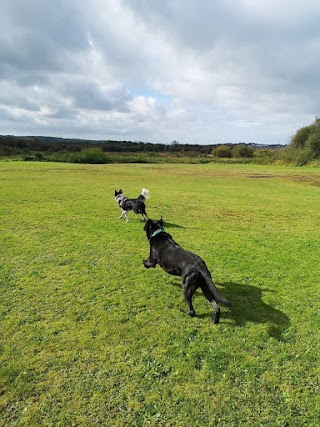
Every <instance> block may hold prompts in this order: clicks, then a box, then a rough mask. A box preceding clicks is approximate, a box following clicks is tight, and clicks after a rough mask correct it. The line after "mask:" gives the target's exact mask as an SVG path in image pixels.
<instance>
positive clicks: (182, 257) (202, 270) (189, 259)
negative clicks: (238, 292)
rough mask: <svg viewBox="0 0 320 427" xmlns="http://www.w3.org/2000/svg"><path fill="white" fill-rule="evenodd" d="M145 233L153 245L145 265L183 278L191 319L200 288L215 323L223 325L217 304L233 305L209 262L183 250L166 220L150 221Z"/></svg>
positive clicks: (144, 262)
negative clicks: (219, 286)
mask: <svg viewBox="0 0 320 427" xmlns="http://www.w3.org/2000/svg"><path fill="white" fill-rule="evenodd" d="M144 231H145V232H146V236H147V238H148V240H149V242H150V255H149V258H148V259H145V260H143V265H144V266H145V267H146V268H150V267H153V268H154V267H155V266H156V265H157V264H159V265H160V267H161V268H162V269H163V270H164V271H165V272H167V273H169V274H173V275H175V276H180V277H181V278H182V290H183V294H184V298H185V300H186V302H187V303H188V305H189V309H190V311H189V315H190V316H195V311H194V308H193V305H192V297H193V295H194V293H195V291H196V290H197V289H198V288H199V287H200V288H201V290H202V292H203V294H204V296H205V297H206V298H207V300H208V301H210V303H211V304H212V307H213V310H214V317H213V323H219V319H220V307H219V306H218V304H217V301H218V302H221V303H222V304H224V305H226V306H231V303H230V302H229V301H228V300H227V299H226V298H224V297H223V296H222V295H220V293H219V292H218V290H217V289H216V287H215V286H214V283H213V281H212V277H211V274H210V272H209V270H208V268H207V266H206V264H205V262H204V261H203V260H202V259H201V258H200V257H199V256H198V255H196V254H194V253H193V252H189V251H187V250H186V249H183V248H182V247H181V246H180V245H178V243H176V242H175V241H174V240H173V238H172V237H171V235H170V234H169V233H166V232H165V230H164V229H163V221H162V218H161V220H160V221H154V220H152V219H149V220H148V221H147V222H146V224H145V226H144Z"/></svg>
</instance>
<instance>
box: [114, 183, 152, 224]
mask: <svg viewBox="0 0 320 427" xmlns="http://www.w3.org/2000/svg"><path fill="white" fill-rule="evenodd" d="M114 198H115V200H116V202H117V203H118V205H119V207H120V209H121V215H120V216H119V219H121V218H122V217H123V216H124V217H125V219H126V222H128V221H129V218H128V212H129V211H133V212H134V213H136V214H141V216H142V219H143V221H146V220H147V219H148V215H147V213H146V205H145V202H144V201H145V200H146V199H148V198H149V190H147V189H146V188H143V189H142V191H141V194H140V196H139V197H138V198H137V199H128V198H127V197H125V195H124V194H123V193H122V190H121V189H120V190H119V191H117V190H115V191H114Z"/></svg>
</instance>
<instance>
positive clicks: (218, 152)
mask: <svg viewBox="0 0 320 427" xmlns="http://www.w3.org/2000/svg"><path fill="white" fill-rule="evenodd" d="M212 154H213V155H214V156H215V157H220V158H221V157H224V158H230V157H231V148H230V147H229V146H228V145H217V146H216V147H214V149H213V153H212Z"/></svg>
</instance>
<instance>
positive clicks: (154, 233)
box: [150, 228, 165, 239]
mask: <svg viewBox="0 0 320 427" xmlns="http://www.w3.org/2000/svg"><path fill="white" fill-rule="evenodd" d="M159 233H165V231H164V229H163V228H158V230H156V231H154V232H153V233H152V234H151V236H150V239H151V238H152V237H154V236H156V235H157V234H159Z"/></svg>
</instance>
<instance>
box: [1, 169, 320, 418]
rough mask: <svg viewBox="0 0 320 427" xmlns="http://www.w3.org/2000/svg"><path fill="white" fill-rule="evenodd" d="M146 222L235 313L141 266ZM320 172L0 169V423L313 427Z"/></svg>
mask: <svg viewBox="0 0 320 427" xmlns="http://www.w3.org/2000/svg"><path fill="white" fill-rule="evenodd" d="M142 187H146V188H148V189H149V191H150V195H151V198H150V200H149V201H148V203H147V212H148V214H149V216H150V217H152V218H155V219H156V218H159V217H160V216H161V215H162V216H163V219H164V221H165V227H166V229H167V231H168V232H170V234H172V236H173V238H174V239H175V240H176V241H177V242H179V244H180V245H182V246H184V247H185V248H187V249H189V250H191V251H193V252H196V253H197V254H199V255H200V256H201V257H202V258H203V259H204V260H205V261H206V263H207V265H208V267H209V269H210V271H211V272H212V276H213V278H214V280H215V282H216V286H217V288H218V289H219V291H220V292H221V293H222V294H223V295H224V296H226V297H227V298H228V299H229V300H230V301H232V304H233V306H232V308H231V309H229V308H223V307H221V323H220V324H219V325H213V324H212V322H211V320H212V314H213V313H212V308H211V306H210V304H209V303H208V302H207V301H206V300H205V298H204V297H203V296H202V294H201V292H197V294H196V296H195V299H194V305H195V309H196V313H197V316H196V317H195V318H190V317H189V316H187V315H186V314H184V313H182V312H181V311H180V309H181V308H183V309H186V308H187V306H186V305H185V303H184V301H183V298H182V294H181V286H180V280H179V278H177V277H172V276H169V275H167V274H166V273H164V272H163V271H162V270H161V269H160V268H159V267H157V268H156V269H150V270H147V269H145V268H144V267H143V264H142V260H143V259H144V258H146V257H147V256H148V253H149V243H148V241H147V240H146V238H145V235H144V232H143V222H142V221H141V219H140V217H139V216H136V215H134V214H133V213H130V214H129V217H130V222H129V223H128V224H126V223H125V222H124V221H123V220H119V219H118V216H119V214H120V209H119V207H118V206H117V205H116V203H115V201H114V190H115V189H119V188H122V190H123V191H124V193H125V195H126V196H128V197H136V196H138V195H139V193H140V191H141V189H142ZM319 199H320V170H319V169H315V168H314V169H313V168H290V167H277V166H269V167H263V166H254V165H218V164H215V165H214V164H202V165H200V164H199V165H183V164H175V165H173V164H172V165H169V164H161V165H160V164H158V165H152V164H146V165H133V164H122V165H121V164H118V165H115V164H113V165H76V164H57V163H56V164H55V163H34V162H32V163H27V162H0V200H1V203H0V257H1V258H0V335H1V342H0V425H1V426H6V427H7V426H8V427H9V426H28V427H29V426H52V427H67V426H68V427H69V426H112V427H117V426H119V427H122V426H139V427H140V426H166V427H167V426H172V427H184V426H188V427H189V426H194V427H196V426H226V427H231V426H283V427H285V426H292V427H296V426H318V425H319V417H320V402H319V381H320V379H319V378H320V372H319V350H320V349H319V327H320V314H319V312H320V302H319V296H320V295H319V294H320V292H319V288H320V266H319V260H320V209H319V208H320V202H319Z"/></svg>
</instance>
